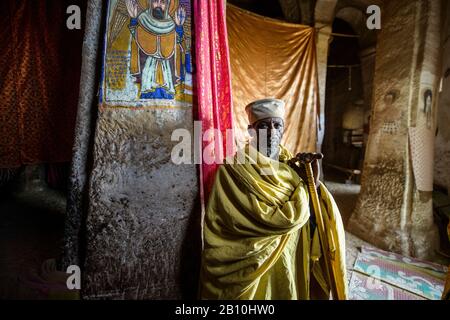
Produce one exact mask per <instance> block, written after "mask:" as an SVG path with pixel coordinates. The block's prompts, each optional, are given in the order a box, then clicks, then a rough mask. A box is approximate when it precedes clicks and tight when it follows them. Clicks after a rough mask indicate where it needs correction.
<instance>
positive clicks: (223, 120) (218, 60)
mask: <svg viewBox="0 0 450 320" xmlns="http://www.w3.org/2000/svg"><path fill="white" fill-rule="evenodd" d="M194 15H195V16H194V18H195V19H194V22H195V49H196V68H197V70H196V85H197V95H198V117H199V119H198V120H199V121H201V123H202V164H201V168H200V188H201V190H200V195H201V200H202V206H204V205H205V204H206V203H207V201H208V196H209V193H210V191H211V188H212V185H213V183H214V178H215V173H216V170H217V168H218V166H219V165H220V163H222V161H223V158H224V156H228V155H231V154H233V152H234V148H232V147H231V146H229V147H228V148H227V147H226V145H227V141H233V139H234V136H233V134H232V130H233V129H232V128H233V120H232V119H233V115H232V99H231V78H230V61H229V52H228V36H227V29H226V19H225V5H224V1H223V0H194ZM211 159H214V161H210V160H211ZM211 162H212V163H211Z"/></svg>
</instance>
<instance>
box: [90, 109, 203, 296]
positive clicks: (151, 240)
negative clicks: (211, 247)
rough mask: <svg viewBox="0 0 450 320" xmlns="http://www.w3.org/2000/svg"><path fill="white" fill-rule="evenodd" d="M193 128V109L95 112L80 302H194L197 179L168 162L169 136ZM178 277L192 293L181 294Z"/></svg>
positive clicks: (185, 168)
mask: <svg viewBox="0 0 450 320" xmlns="http://www.w3.org/2000/svg"><path fill="white" fill-rule="evenodd" d="M192 127H193V120H192V110H191V109H187V110H175V109H161V110H127V109H114V110H112V109H107V110H104V111H101V112H100V113H99V119H98V122H97V131H96V138H95V147H94V169H93V172H92V175H91V183H90V192H89V197H90V206H89V213H88V217H87V256H86V261H85V270H84V273H85V278H84V282H83V285H84V288H85V290H84V291H83V293H84V297H85V298H133V299H136V298H137V299H143V298H145V299H160V298H161V299H164V298H166V299H171V298H180V297H183V296H191V297H195V288H196V282H195V280H194V279H195V278H196V269H197V268H196V267H195V263H196V254H197V252H198V250H199V249H200V247H199V246H195V243H196V241H197V240H198V239H199V237H200V231H199V230H198V229H196V228H197V227H196V226H198V225H199V223H198V221H197V219H196V218H195V217H196V216H197V215H198V216H200V214H199V213H198V214H197V213H195V212H194V207H195V201H196V199H197V192H198V187H197V173H196V168H195V165H175V164H173V163H172V161H171V158H170V155H171V151H172V147H173V146H174V145H175V144H177V142H176V141H175V142H172V141H171V134H172V131H173V130H174V129H176V128H186V129H188V130H192ZM190 226H192V227H193V228H194V229H189V228H190ZM188 230H190V232H188ZM197 243H198V242H197ZM181 274H183V277H184V279H188V280H191V281H193V283H191V284H189V286H188V287H190V290H191V291H190V292H183V280H182V278H181ZM188 274H189V277H186V275H188Z"/></svg>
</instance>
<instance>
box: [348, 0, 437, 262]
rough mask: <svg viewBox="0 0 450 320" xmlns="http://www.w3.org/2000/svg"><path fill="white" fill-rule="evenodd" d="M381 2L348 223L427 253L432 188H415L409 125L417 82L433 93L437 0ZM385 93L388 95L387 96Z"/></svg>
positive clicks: (405, 249)
mask: <svg viewBox="0 0 450 320" xmlns="http://www.w3.org/2000/svg"><path fill="white" fill-rule="evenodd" d="M384 5H385V6H384V8H382V10H383V13H384V15H383V25H382V29H381V31H380V34H379V37H378V44H377V58H376V67H375V68H376V69H375V82H374V83H375V85H374V88H373V90H374V95H373V96H374V101H373V108H374V109H373V117H372V121H371V129H370V130H371V132H370V136H369V142H368V147H367V151H366V158H365V164H364V172H363V176H362V188H361V195H360V197H359V199H358V203H357V206H356V209H355V212H354V214H353V216H352V218H351V219H350V222H349V229H350V231H351V232H353V233H354V234H356V235H357V236H359V237H361V238H362V239H364V240H366V241H369V242H370V243H372V244H374V245H376V246H378V247H381V248H383V249H387V250H390V251H394V252H398V253H401V254H404V255H410V256H416V257H421V258H428V257H429V256H430V255H432V253H433V249H434V246H435V245H436V243H435V242H436V241H435V240H436V239H435V238H436V237H435V236H436V232H435V229H434V225H433V218H432V202H431V193H425V192H419V191H418V190H417V189H416V188H415V184H414V176H413V173H412V168H411V157H410V152H409V143H408V127H410V126H411V127H413V126H418V125H421V121H422V120H420V118H419V117H418V110H419V108H420V103H421V101H422V100H421V98H422V97H421V93H422V92H423V91H424V88H430V87H431V88H432V89H433V91H434V92H436V87H437V81H436V80H437V68H436V66H438V53H439V45H440V42H439V28H438V24H439V21H438V22H437V23H436V20H439V19H438V18H437V17H439V14H437V13H438V12H439V3H438V2H435V1H406V0H403V1H386V2H385V3H384ZM412 40H414V42H413V41H412ZM412 43H414V45H411V44H412ZM390 93H392V94H393V95H394V96H395V98H394V99H393V101H390V100H389V99H387V98H388V94H390Z"/></svg>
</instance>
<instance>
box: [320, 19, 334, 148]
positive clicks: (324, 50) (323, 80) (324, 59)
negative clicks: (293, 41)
mask: <svg viewBox="0 0 450 320" xmlns="http://www.w3.org/2000/svg"><path fill="white" fill-rule="evenodd" d="M316 28H320V29H318V32H317V40H316V51H317V73H318V78H319V79H318V80H319V97H320V113H319V131H318V135H317V148H316V149H317V151H318V152H320V151H321V150H322V144H323V138H324V134H325V92H326V85H327V66H328V49H329V47H330V37H331V25H324V26H318V25H316Z"/></svg>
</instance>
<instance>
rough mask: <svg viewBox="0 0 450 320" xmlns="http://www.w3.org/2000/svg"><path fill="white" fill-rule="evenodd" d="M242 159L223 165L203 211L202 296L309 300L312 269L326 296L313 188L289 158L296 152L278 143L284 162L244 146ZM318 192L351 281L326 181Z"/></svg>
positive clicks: (338, 261)
mask: <svg viewBox="0 0 450 320" xmlns="http://www.w3.org/2000/svg"><path fill="white" fill-rule="evenodd" d="M250 150H252V151H253V152H249V151H250ZM254 155H257V156H254ZM238 157H240V158H239V159H241V160H242V159H245V162H244V164H229V163H230V161H228V163H227V164H224V165H222V166H221V167H220V168H219V170H218V172H217V175H216V180H215V183H214V186H213V190H212V192H211V196H210V199H209V202H208V206H207V209H206V214H205V217H204V223H203V238H204V250H203V253H202V270H201V277H200V297H201V298H202V299H265V300H268V299H283V300H284V299H310V273H312V274H313V275H314V276H315V279H316V280H317V283H318V284H319V285H320V287H321V288H322V290H323V293H326V296H328V294H327V293H328V292H329V286H328V284H327V282H326V281H325V280H324V279H325V278H324V276H323V273H322V268H321V265H320V264H321V263H322V260H323V259H320V257H321V249H320V244H319V239H318V235H317V228H316V231H315V233H314V236H313V238H312V240H311V237H310V227H309V223H308V221H309V216H310V213H309V195H308V191H307V190H308V189H307V186H306V184H305V183H304V182H303V180H302V179H301V178H300V177H299V176H298V175H297V173H295V171H294V170H293V169H292V168H290V167H289V165H287V164H286V163H285V162H287V160H289V159H290V158H292V155H291V154H290V153H289V152H288V151H287V150H286V149H285V148H284V147H281V148H280V158H279V159H280V161H274V160H271V159H269V158H267V157H264V156H263V155H262V154H260V153H258V152H256V151H255V149H253V148H252V147H250V146H249V145H247V146H246V148H244V149H243V150H241V151H240V152H238V154H237V155H236V156H235V157H234V158H233V161H234V163H236V162H237V159H238ZM240 163H242V161H241V162H240ZM262 170H271V172H272V173H273V174H271V175H267V174H264V173H263V171H262ZM321 195H322V209H323V214H324V215H325V216H326V218H325V220H326V221H325V223H326V226H327V230H329V231H330V232H332V233H333V236H334V237H333V239H334V241H336V243H334V244H333V245H332V246H331V245H330V248H333V250H334V251H335V252H334V257H335V259H334V262H333V263H336V266H337V269H338V270H340V272H341V276H342V283H343V285H344V286H346V280H345V254H344V253H345V240H344V237H345V236H344V230H343V227H342V221H341V218H340V214H339V211H338V209H337V206H336V204H335V203H334V201H333V199H332V197H331V195H330V194H329V193H328V191H327V190H326V188H325V187H324V186H323V185H322V186H321ZM345 290H346V288H345ZM322 296H323V294H322Z"/></svg>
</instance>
